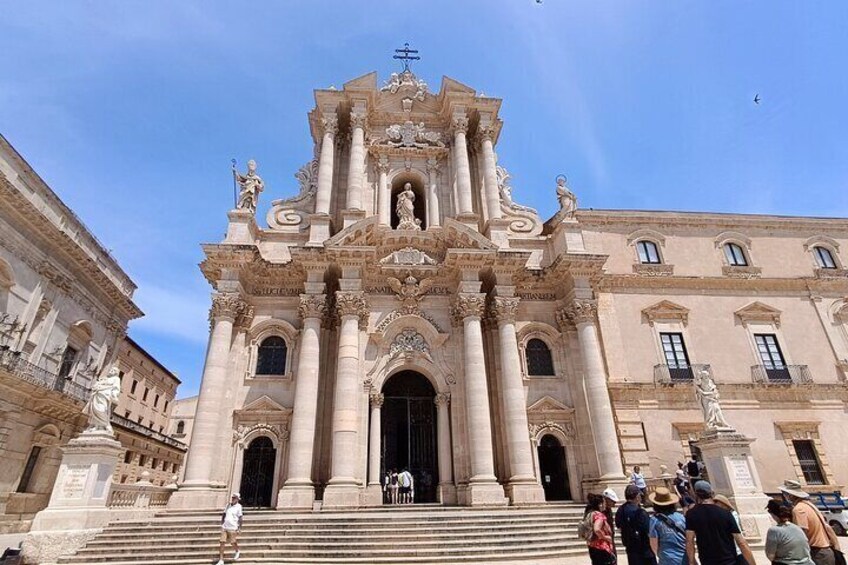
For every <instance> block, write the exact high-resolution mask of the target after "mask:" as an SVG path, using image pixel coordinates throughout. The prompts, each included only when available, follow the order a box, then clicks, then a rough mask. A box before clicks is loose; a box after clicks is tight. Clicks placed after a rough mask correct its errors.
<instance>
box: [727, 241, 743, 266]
mask: <svg viewBox="0 0 848 565" xmlns="http://www.w3.org/2000/svg"><path fill="white" fill-rule="evenodd" d="M724 256H725V257H726V258H727V264H728V265H732V266H734V267H747V266H748V258H747V257H746V256H745V250H744V249H742V246H741V245H739V244H738V243H733V242H730V243H725V244H724Z"/></svg>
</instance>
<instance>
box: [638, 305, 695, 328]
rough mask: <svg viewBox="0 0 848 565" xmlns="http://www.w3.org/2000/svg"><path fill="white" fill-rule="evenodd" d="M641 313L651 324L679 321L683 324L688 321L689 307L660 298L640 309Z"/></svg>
mask: <svg viewBox="0 0 848 565" xmlns="http://www.w3.org/2000/svg"><path fill="white" fill-rule="evenodd" d="M642 315H643V316H644V317H645V318H646V319H647V320H648V323H649V324H651V325H653V324H654V323H655V322H680V323H682V324H683V325H684V326H685V325H686V324H688V323H689V309H688V308H686V307H685V306H681V305H680V304H675V303H674V302H671V301H670V300H661V301H660V302H657V303H656V304H654V305H653V306H648V307H647V308H645V309H644V310H642Z"/></svg>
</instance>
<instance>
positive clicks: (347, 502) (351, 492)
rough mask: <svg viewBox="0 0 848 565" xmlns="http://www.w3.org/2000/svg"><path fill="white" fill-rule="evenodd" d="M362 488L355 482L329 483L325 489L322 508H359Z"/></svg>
mask: <svg viewBox="0 0 848 565" xmlns="http://www.w3.org/2000/svg"><path fill="white" fill-rule="evenodd" d="M361 490H362V489H360V488H359V486H358V485H356V484H355V483H354V484H335V485H333V484H329V485H327V488H326V489H324V502H323V504H322V508H325V509H330V508H357V507H358V506H359V502H360V501H359V496H360V491H361Z"/></svg>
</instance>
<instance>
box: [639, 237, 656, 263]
mask: <svg viewBox="0 0 848 565" xmlns="http://www.w3.org/2000/svg"><path fill="white" fill-rule="evenodd" d="M636 251H637V252H638V253H639V262H640V263H648V264H659V263H661V262H662V261H660V252H659V249H657V244H656V243H654V242H653V241H650V240H647V239H643V240H642V241H637V242H636Z"/></svg>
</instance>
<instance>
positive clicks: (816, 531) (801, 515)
mask: <svg viewBox="0 0 848 565" xmlns="http://www.w3.org/2000/svg"><path fill="white" fill-rule="evenodd" d="M792 521H793V522H795V523H796V524H797V525H798V526H800V527H801V529H802V530H804V533H805V534H807V540H809V542H810V547H813V548H822V547H830V539H829V538H828V535H827V531H826V530H825V529H824V523H823V522H822V517H821V514H819V511H818V509H817V508H816V507H815V506H813V505H812V504H810V503H809V502H807V501H804V500H802V501H801V502H799V503H798V504H796V505H795V506H793V507H792Z"/></svg>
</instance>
